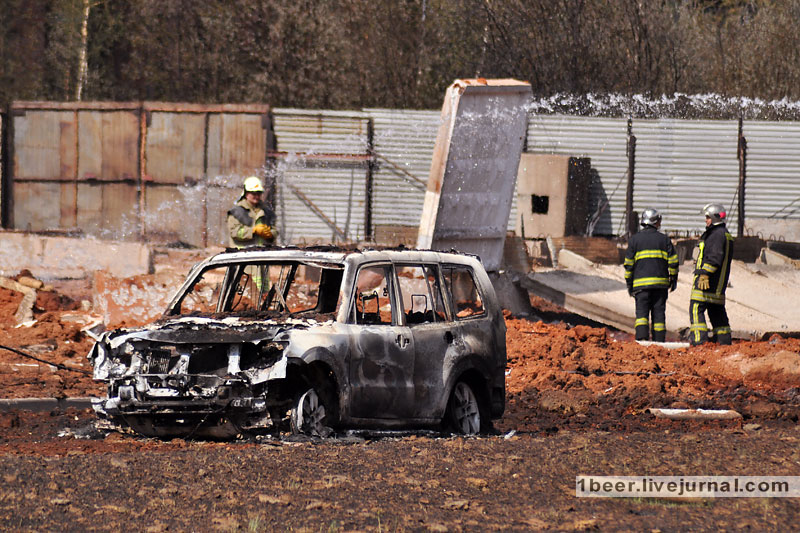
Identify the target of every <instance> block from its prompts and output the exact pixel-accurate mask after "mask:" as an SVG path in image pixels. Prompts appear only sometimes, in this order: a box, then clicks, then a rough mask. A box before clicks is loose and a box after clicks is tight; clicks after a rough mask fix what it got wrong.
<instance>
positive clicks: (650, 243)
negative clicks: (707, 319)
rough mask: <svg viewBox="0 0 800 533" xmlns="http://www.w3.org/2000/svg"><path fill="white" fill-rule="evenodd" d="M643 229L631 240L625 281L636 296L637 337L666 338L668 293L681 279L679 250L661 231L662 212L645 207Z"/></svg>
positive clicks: (642, 220) (661, 339)
mask: <svg viewBox="0 0 800 533" xmlns="http://www.w3.org/2000/svg"><path fill="white" fill-rule="evenodd" d="M641 226H642V230H641V231H639V232H638V233H636V234H635V235H633V236H632V237H631V238H630V241H628V250H627V251H626V253H625V262H624V266H625V282H626V284H627V285H628V294H630V295H631V296H633V298H634V299H635V300H636V323H635V327H636V340H648V339H650V338H651V331H652V339H653V340H654V341H657V342H664V341H665V340H666V335H667V323H666V314H667V297H668V291H674V290H675V287H676V285H677V283H678V254H677V253H675V247H674V246H673V245H672V241H671V240H670V239H669V237H667V236H666V235H664V234H663V233H661V232H660V231H658V228H659V227H661V214H660V213H659V212H658V211H656V210H655V209H645V210H644V211H642V217H641Z"/></svg>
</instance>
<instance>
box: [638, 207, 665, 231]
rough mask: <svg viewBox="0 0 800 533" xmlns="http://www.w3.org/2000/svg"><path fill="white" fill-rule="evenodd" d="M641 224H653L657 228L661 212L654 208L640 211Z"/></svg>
mask: <svg viewBox="0 0 800 533" xmlns="http://www.w3.org/2000/svg"><path fill="white" fill-rule="evenodd" d="M641 223H642V226H653V227H654V228H657V227H658V226H659V224H661V213H659V212H658V211H656V210H655V209H651V208H647V209H645V210H644V211H642V221H641Z"/></svg>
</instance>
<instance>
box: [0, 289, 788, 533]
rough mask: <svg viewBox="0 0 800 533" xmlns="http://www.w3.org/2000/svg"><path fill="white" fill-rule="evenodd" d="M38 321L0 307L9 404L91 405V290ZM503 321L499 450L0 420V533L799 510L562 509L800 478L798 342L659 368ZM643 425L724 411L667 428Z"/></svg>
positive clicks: (748, 523) (707, 520)
mask: <svg viewBox="0 0 800 533" xmlns="http://www.w3.org/2000/svg"><path fill="white" fill-rule="evenodd" d="M60 290H61V291H62V292H61V293H58V294H59V295H51V296H48V297H46V298H47V301H45V298H41V299H40V301H37V307H36V308H35V318H36V320H37V321H36V323H35V324H34V325H32V326H30V327H20V328H16V327H14V324H13V313H14V311H15V310H16V305H18V302H19V300H18V299H17V298H18V295H17V294H16V293H13V292H11V291H6V290H5V289H0V338H2V339H3V340H2V341H0V344H4V345H7V346H12V347H15V348H19V349H22V350H25V351H26V352H30V353H32V354H34V355H36V356H37V357H40V358H42V359H44V360H47V361H51V362H54V363H59V364H62V365H65V366H66V367H69V368H71V369H75V370H76V371H72V370H64V369H55V368H53V367H51V366H49V365H46V364H43V363H39V362H36V361H32V360H30V359H26V358H23V357H21V356H18V355H16V354H13V353H11V352H8V351H5V350H0V387H2V391H3V393H2V396H3V397H5V398H22V397H52V396H55V397H83V396H99V395H102V388H101V387H100V386H99V385H98V384H95V383H94V382H93V381H92V380H91V378H90V376H89V375H87V374H83V373H81V371H83V372H89V371H90V367H89V365H88V362H87V360H86V354H87V352H88V351H89V349H90V348H91V345H92V341H91V339H90V338H89V337H88V336H87V335H86V334H85V333H83V332H82V331H81V329H82V328H83V327H85V326H86V325H87V324H90V323H91V321H92V320H93V317H92V316H91V315H90V314H87V313H86V312H85V311H80V310H79V308H80V305H79V304H76V302H80V300H81V299H84V298H85V290H86V287H85V286H84V287H81V286H80V284H75V285H73V286H71V287H68V286H62V287H60ZM532 303H533V304H534V307H535V309H536V311H537V314H538V316H540V317H542V318H543V320H540V321H532V320H528V319H524V318H515V317H512V316H507V317H506V324H507V326H508V342H507V346H508V369H507V381H506V383H507V409H506V414H505V416H504V417H503V418H502V419H501V420H500V421H498V422H497V423H496V424H495V426H496V429H497V434H495V435H490V436H485V437H480V438H455V437H450V436H447V435H438V434H430V433H416V434H415V433H406V434H402V435H392V436H386V435H367V436H364V435H348V434H342V435H339V436H338V437H337V438H335V439H330V440H325V441H319V440H297V439H287V440H275V439H261V440H242V441H236V442H228V443H215V442H185V441H182V440H173V441H169V442H162V441H156V440H149V439H141V438H137V437H133V436H129V435H122V434H117V433H112V434H105V433H102V432H99V431H97V430H95V429H94V428H93V420H94V419H93V416H92V414H91V412H90V411H89V410H86V411H72V410H71V411H67V412H61V411H54V412H52V413H31V412H28V411H16V412H6V413H0V472H2V475H3V481H4V483H3V485H2V488H1V489H0V528H2V529H3V530H23V531H26V530H37V531H39V530H47V531H50V530H64V531H72V530H74V531H78V530H80V531H83V530H93V529H99V530H118V529H122V528H133V529H135V530H146V531H174V530H177V531H215V530H222V531H236V530H244V531H272V530H276V529H280V530H298V531H320V530H326V531H351V530H370V531H372V530H379V531H385V530H391V531H397V530H433V531H459V530H486V529H489V530H496V529H512V530H539V529H557V530H565V529H567V530H572V529H578V530H592V529H599V530H606V529H625V530H631V529H634V530H661V531H673V530H685V529H700V530H703V529H750V530H758V531H762V530H774V531H780V530H786V529H789V528H794V527H795V522H796V516H797V515H798V511H800V505H798V501H797V500H795V499H738V498H736V499H734V498H731V499H716V500H699V501H661V500H650V499H638V500H633V499H614V500H611V499H587V498H576V497H575V491H574V487H575V476H576V475H578V474H593V475H649V476H652V475H715V474H716V475H723V474H725V475H735V474H736V475H800V449H798V442H800V440H799V439H800V431H799V430H798V427H797V420H798V415H799V414H800V398H798V395H800V340H798V339H793V338H783V337H778V336H775V337H773V338H772V339H770V340H769V341H765V342H735V343H734V344H733V345H732V346H716V345H709V346H705V347H694V348H680V349H672V350H667V349H665V348H663V347H659V346H647V347H645V346H642V345H639V344H638V343H636V342H634V341H633V340H632V339H631V338H630V336H629V335H627V334H624V333H620V332H618V331H614V330H610V329H607V328H602V327H596V325H592V324H589V323H587V322H586V321H584V320H580V319H579V318H578V317H575V316H573V315H569V314H568V313H566V312H564V311H563V310H562V309H559V308H557V307H555V306H552V305H551V304H548V303H547V302H544V301H541V300H539V299H537V298H533V299H532ZM648 407H703V408H715V409H723V408H724V409H735V410H737V411H738V412H740V413H741V414H742V415H743V419H742V420H736V421H711V422H686V421H683V422H678V421H668V420H664V419H658V418H655V417H654V416H653V415H652V414H650V413H648V412H647V411H646V409H647V408H648Z"/></svg>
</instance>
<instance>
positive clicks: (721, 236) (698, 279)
mask: <svg viewBox="0 0 800 533" xmlns="http://www.w3.org/2000/svg"><path fill="white" fill-rule="evenodd" d="M703 214H704V215H705V216H706V231H705V232H704V233H703V235H702V236H701V237H700V242H699V243H697V248H698V253H697V260H696V261H695V264H694V279H693V282H692V295H691V296H690V299H689V319H690V322H691V326H690V328H689V342H690V343H691V344H692V345H696V344H703V343H704V342H706V341H708V326H707V325H706V319H705V313H706V312H708V318H709V319H710V320H711V327H712V328H714V337H715V339H716V341H717V342H718V343H719V344H730V343H731V326H730V322H728V313H727V312H726V311H725V289H726V288H727V287H728V278H729V277H730V275H731V261H732V260H733V237H732V236H731V234H730V233H729V232H728V229H727V228H726V227H725V216H726V213H725V207H724V206H722V205H720V204H708V205H706V206H705V207H704V208H703Z"/></svg>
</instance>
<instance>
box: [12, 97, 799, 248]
mask: <svg viewBox="0 0 800 533" xmlns="http://www.w3.org/2000/svg"><path fill="white" fill-rule="evenodd" d="M9 115H10V118H11V120H10V121H9V120H8V117H6V120H5V121H4V122H2V123H0V127H3V128H5V132H6V134H7V135H8V137H9V138H10V141H8V142H6V143H5V148H6V150H9V151H10V152H11V153H10V154H6V159H5V160H6V161H7V162H11V164H7V165H6V168H5V172H6V179H7V180H10V182H9V181H7V182H6V183H7V185H6V187H5V188H4V191H3V192H4V193H6V194H7V195H8V196H11V198H0V202H2V204H1V205H3V206H4V208H5V211H4V213H3V215H4V217H5V218H4V220H7V221H8V222H9V223H10V225H11V227H14V228H18V229H30V230H34V231H43V230H58V231H71V230H80V231H82V232H83V233H88V234H92V235H97V236H102V237H110V238H122V239H140V238H144V239H148V240H153V241H160V242H174V241H182V242H185V243H188V244H191V245H197V246H200V245H205V244H225V242H226V236H225V235H224V227H225V224H224V222H225V220H224V219H225V213H226V211H227V209H228V208H229V207H230V205H231V204H232V203H233V201H234V200H235V199H236V197H237V196H238V194H239V188H240V186H241V180H242V178H243V177H244V176H246V175H250V174H253V173H257V174H259V175H260V176H262V177H264V178H265V179H266V181H267V183H268V185H269V186H270V189H271V194H272V198H273V201H274V204H275V207H276V212H277V214H278V228H279V231H280V235H281V240H282V242H285V243H316V242H341V241H359V240H363V239H365V238H367V237H368V235H375V234H378V233H380V230H381V229H387V228H388V229H389V230H392V231H395V232H396V231H398V230H399V229H401V228H406V229H407V233H408V234H414V232H415V229H416V227H417V225H418V224H419V217H420V213H421V211H422V204H423V200H424V190H425V186H426V183H427V179H428V173H429V170H430V161H431V157H432V153H433V148H434V142H435V139H436V133H437V130H438V126H439V120H440V118H439V112H438V111H412V110H392V109H365V110H363V111H360V112H336V111H310V110H299V109H273V110H270V109H269V108H268V107H267V106H265V105H219V106H203V105H193V104H163V103H152V102H151V103H147V102H145V103H141V102H137V103H129V104H119V103H113V104H112V103H43V102H17V103H15V104H13V105H12V106H11V108H10V113H9ZM631 134H632V135H633V136H635V138H636V145H635V167H634V178H635V179H634V196H633V204H634V205H633V207H634V209H635V210H637V211H641V210H642V209H644V208H646V207H655V208H657V209H659V210H661V211H662V213H663V215H664V225H663V228H664V229H665V230H667V231H673V232H686V233H689V232H697V231H699V230H701V229H702V219H701V218H700V215H699V210H700V208H701V207H702V205H704V204H705V203H708V202H718V203H722V204H723V205H725V206H727V207H728V208H729V213H730V214H729V219H730V220H731V223H729V228H730V229H731V230H733V231H734V232H735V230H736V224H735V223H733V221H735V220H736V217H737V210H738V197H737V191H738V183H739V160H738V158H737V147H738V123H737V122H736V121H710V120H676V119H663V120H640V119H636V120H633V121H632V122H631ZM743 134H744V137H745V138H746V139H747V152H746V154H747V158H746V176H747V181H746V185H747V188H746V191H747V192H746V198H745V199H746V204H745V209H746V215H747V221H750V220H755V219H773V220H776V219H790V220H800V179H798V178H800V123H796V122H757V121H746V122H744V124H743ZM627 143H628V120H626V119H611V118H589V117H573V116H565V115H533V116H531V117H530V118H529V122H528V134H527V151H528V152H534V153H553V154H564V155H570V156H581V157H589V158H591V163H592V171H593V179H592V191H591V202H592V206H591V208H592V210H593V211H599V212H600V217H599V221H598V223H597V225H596V226H595V228H594V234H596V235H620V234H623V233H624V232H625V227H624V222H625V208H626V199H625V194H626V184H627V172H628V161H629V160H628V153H627ZM9 167H11V168H9ZM9 200H11V202H9ZM9 204H12V205H13V208H12V212H11V213H8V212H7V211H8V207H9ZM513 205H514V208H515V207H516V202H515V203H514V204H513ZM514 211H515V209H514V210H512V214H511V217H510V219H509V228H511V229H513V227H514V221H515V220H516V216H515V214H514ZM9 219H10V220H9ZM390 233H391V231H390ZM777 237H779V236H777Z"/></svg>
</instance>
